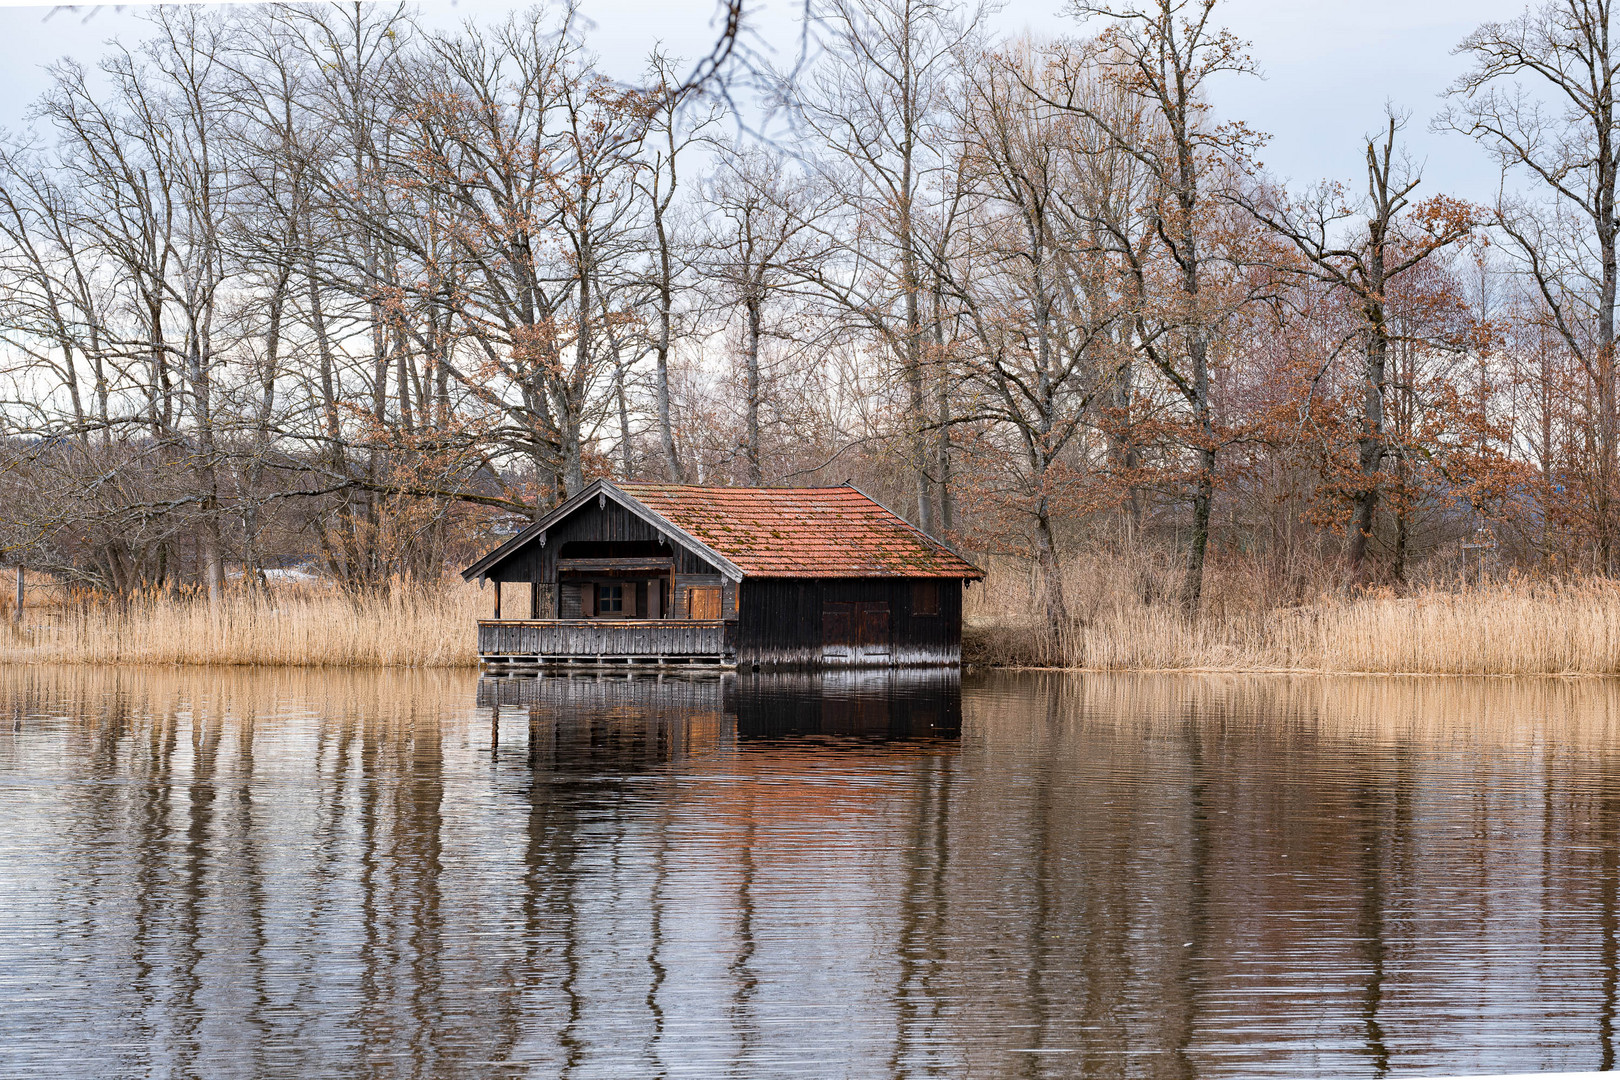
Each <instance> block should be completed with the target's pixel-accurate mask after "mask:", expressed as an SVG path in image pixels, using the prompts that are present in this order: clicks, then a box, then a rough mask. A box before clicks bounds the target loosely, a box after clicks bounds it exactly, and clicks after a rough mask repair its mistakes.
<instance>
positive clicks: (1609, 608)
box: [0, 574, 1620, 675]
mask: <svg viewBox="0 0 1620 1080" xmlns="http://www.w3.org/2000/svg"><path fill="white" fill-rule="evenodd" d="M1112 580H1114V581H1119V580H1128V575H1123V574H1119V575H1114V577H1113V579H1112ZM1099 582H1102V584H1099ZM1088 590H1091V591H1089V592H1088ZM519 591H524V590H519ZM1075 592H1076V596H1074V597H1071V598H1070V601H1071V602H1070V610H1071V611H1072V612H1075V613H1077V617H1076V618H1075V619H1074V620H1073V622H1072V623H1071V624H1070V625H1068V626H1064V627H1059V628H1056V629H1053V628H1051V627H1048V626H1045V625H1043V620H1042V619H1041V618H1040V617H1038V616H1037V615H1036V614H1035V611H1034V610H1033V608H1032V605H1031V602H1030V599H1029V592H1028V591H1027V589H1023V588H1021V583H1020V582H1019V581H1018V580H1016V579H1015V578H1013V577H1012V576H1011V575H995V574H993V575H992V578H991V580H990V581H989V582H987V583H986V585H985V586H983V587H980V588H975V589H974V590H973V592H972V593H971V594H970V602H969V606H968V615H969V623H970V625H969V630H968V635H967V642H966V649H965V653H966V657H967V659H969V660H974V661H978V662H982V663H991V664H1007V665H1026V666H1045V667H1067V668H1076V669H1084V670H1105V671H1310V672H1331V673H1345V674H1349V673H1357V674H1416V675H1613V674H1620V586H1617V585H1615V584H1611V583H1607V582H1601V581H1591V582H1578V583H1572V584H1553V583H1531V582H1526V581H1507V582H1497V583H1493V584H1488V585H1485V586H1483V587H1465V588H1454V589H1440V588H1433V589H1427V590H1422V591H1419V592H1417V593H1416V594H1414V595H1410V596H1395V595H1391V594H1369V595H1362V596H1354V597H1324V598H1322V599H1320V600H1317V601H1315V602H1313V603H1311V604H1307V605H1303V606H1294V607H1286V608H1272V609H1269V610H1267V609H1264V608H1262V609H1260V610H1245V608H1244V607H1243V606H1242V605H1241V604H1239V603H1235V602H1233V598H1231V597H1227V598H1225V600H1220V599H1219V598H1217V602H1216V603H1213V604H1211V610H1209V611H1206V613H1205V614H1204V615H1203V616H1202V617H1201V618H1199V619H1196V620H1189V619H1187V618H1185V617H1184V616H1183V615H1182V614H1181V612H1180V611H1179V610H1178V609H1177V608H1175V607H1174V606H1173V605H1171V604H1168V603H1164V602H1144V601H1143V600H1141V599H1140V598H1139V597H1137V596H1135V595H1131V594H1127V593H1125V592H1123V591H1120V590H1110V589H1108V588H1106V579H1105V578H1103V577H1102V576H1101V575H1093V577H1092V578H1091V579H1081V580H1078V581H1077V582H1076V589H1075ZM507 600H508V601H509V602H513V601H519V600H520V598H518V597H515V596H510V595H509V596H508V597H507ZM490 606H491V598H490V595H489V593H488V592H487V591H480V590H479V589H478V588H476V587H475V586H472V585H468V584H464V583H462V582H459V581H454V582H449V583H446V584H444V585H442V586H440V587H437V588H433V589H426V590H414V591H413V590H405V589H396V590H392V591H390V592H388V593H378V594H374V595H370V596H364V597H353V596H349V595H345V594H343V593H340V592H337V591H334V590H321V589H310V588H299V589H285V590H278V591H276V592H273V593H271V594H268V595H266V594H262V593H243V594H237V595H232V596H229V597H227V598H226V599H224V600H223V601H221V602H219V603H217V604H209V603H207V602H205V601H202V600H198V599H190V600H185V599H181V600H177V599H159V598H152V599H145V600H140V601H136V602H135V603H133V604H131V605H129V606H128V607H127V608H125V609H122V610H120V609H117V608H113V607H86V608H65V609H62V610H58V611H52V612H45V613H30V617H29V618H27V619H25V620H24V625H23V628H22V629H21V630H17V629H15V628H13V629H11V630H9V631H7V630H0V663H12V664H18V663H27V664H41V663H47V664H97V665H99V664H159V665H177V664H187V665H228V666H250V665H251V666H268V667H325V668H402V667H405V668H459V667H472V666H475V665H476V663H477V655H476V649H475V641H474V634H473V622H474V620H475V619H476V618H477V617H478V616H480V615H482V614H485V613H487V612H488V610H489V609H490ZM520 607H522V605H521V603H520V602H519V603H514V604H513V606H512V611H513V613H514V614H519V613H520V612H519V610H518V609H519V608H520ZM524 611H526V608H524Z"/></svg>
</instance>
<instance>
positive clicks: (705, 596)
mask: <svg viewBox="0 0 1620 1080" xmlns="http://www.w3.org/2000/svg"><path fill="white" fill-rule="evenodd" d="M686 595H687V600H686V603H687V608H688V610H689V612H690V617H691V618H693V619H718V618H719V617H720V590H719V589H714V588H702V589H689V590H687V594H686Z"/></svg>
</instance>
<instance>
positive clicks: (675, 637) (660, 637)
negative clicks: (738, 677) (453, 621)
mask: <svg viewBox="0 0 1620 1080" xmlns="http://www.w3.org/2000/svg"><path fill="white" fill-rule="evenodd" d="M478 658H479V661H480V663H481V664H482V665H483V667H484V670H485V671H486V672H488V673H489V674H491V675H500V674H506V675H523V674H530V673H533V672H537V671H540V670H542V669H545V668H621V669H623V668H649V669H657V668H669V667H720V668H724V667H732V666H735V664H736V661H737V621H736V620H735V619H624V620H617V619H615V620H610V619H601V618H596V619H480V620H479V622H478Z"/></svg>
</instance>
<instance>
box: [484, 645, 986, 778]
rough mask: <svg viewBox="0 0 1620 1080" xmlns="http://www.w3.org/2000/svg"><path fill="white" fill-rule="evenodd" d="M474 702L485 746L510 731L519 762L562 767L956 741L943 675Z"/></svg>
mask: <svg viewBox="0 0 1620 1080" xmlns="http://www.w3.org/2000/svg"><path fill="white" fill-rule="evenodd" d="M477 702H478V706H479V707H480V708H483V709H488V710H489V711H490V731H491V736H490V737H491V740H492V742H493V743H494V744H495V745H496V746H497V747H498V746H499V744H500V741H501V739H502V738H506V739H507V740H511V739H512V738H513V737H514V736H515V735H516V730H515V727H514V726H515V725H520V726H521V727H522V728H523V729H524V730H525V732H526V737H525V745H526V746H527V749H528V752H529V758H530V761H531V763H533V764H535V765H537V766H544V767H547V768H556V769H570V770H578V769H583V768H599V767H602V766H606V765H611V764H617V765H619V766H622V767H627V768H633V767H636V766H651V765H658V764H664V763H667V762H675V761H680V760H684V759H686V758H689V757H692V756H693V755H695V754H703V753H707V752H711V751H716V750H719V749H720V748H722V747H726V746H732V745H735V746H738V747H742V748H746V747H747V746H749V745H750V744H753V743H761V742H771V741H781V740H805V741H807V742H808V743H809V744H812V745H813V744H815V743H816V742H817V741H825V740H840V741H854V742H856V743H859V744H881V743H885V742H894V743H902V744H913V743H919V742H948V741H950V740H955V739H959V738H960V737H961V734H962V682H961V677H960V675H959V674H958V673H957V672H956V671H955V670H952V669H917V670H906V669H888V670H875V671H829V672H805V673H793V674H759V673H744V674H731V673H726V674H723V675H721V674H709V675H685V674H681V675H651V674H634V675H571V676H569V675H560V676H550V677H540V678H485V679H480V680H479V683H478V698H477ZM503 729H505V734H504V735H503V734H502V731H503Z"/></svg>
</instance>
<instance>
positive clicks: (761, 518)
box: [613, 484, 984, 578]
mask: <svg viewBox="0 0 1620 1080" xmlns="http://www.w3.org/2000/svg"><path fill="white" fill-rule="evenodd" d="M613 486H614V487H616V488H618V489H619V490H620V491H622V492H624V493H625V494H626V495H628V496H630V497H631V498H632V499H635V500H636V501H637V502H639V503H641V504H642V505H643V506H645V507H646V508H647V509H649V510H651V511H653V513H655V514H658V515H660V516H661V517H663V518H664V519H665V520H666V521H668V522H669V523H670V524H671V525H674V526H675V527H676V528H678V529H680V530H681V531H683V532H685V533H688V534H689V535H691V536H692V538H693V539H695V540H698V541H700V542H702V543H704V544H707V545H708V546H709V547H711V548H713V549H714V550H715V551H717V552H719V553H720V554H721V555H724V556H725V557H726V558H728V559H730V560H731V561H732V562H733V563H735V564H736V565H737V567H738V569H740V570H742V572H743V573H745V574H747V575H749V576H751V577H951V578H981V577H983V576H984V575H983V573H981V572H980V571H979V569H978V568H977V567H975V566H974V565H973V564H972V563H969V562H967V561H966V560H964V559H963V558H962V557H961V556H959V555H957V554H956V553H955V552H953V551H951V550H950V549H949V548H946V547H945V546H944V545H942V544H939V543H937V542H936V541H934V540H931V539H930V538H929V537H927V536H925V535H924V534H923V533H921V532H919V531H918V530H916V529H915V528H913V527H912V526H911V525H909V524H907V523H906V521H905V519H904V518H901V517H899V516H898V515H896V514H893V513H891V512H889V511H888V510H885V509H884V508H883V507H882V506H879V505H878V504H877V503H875V502H873V501H872V500H871V499H869V498H867V497H866V496H865V495H862V494H861V493H860V492H859V491H856V490H855V489H854V488H852V487H835V488H723V487H693V486H683V485H679V484H614V485H613Z"/></svg>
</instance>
